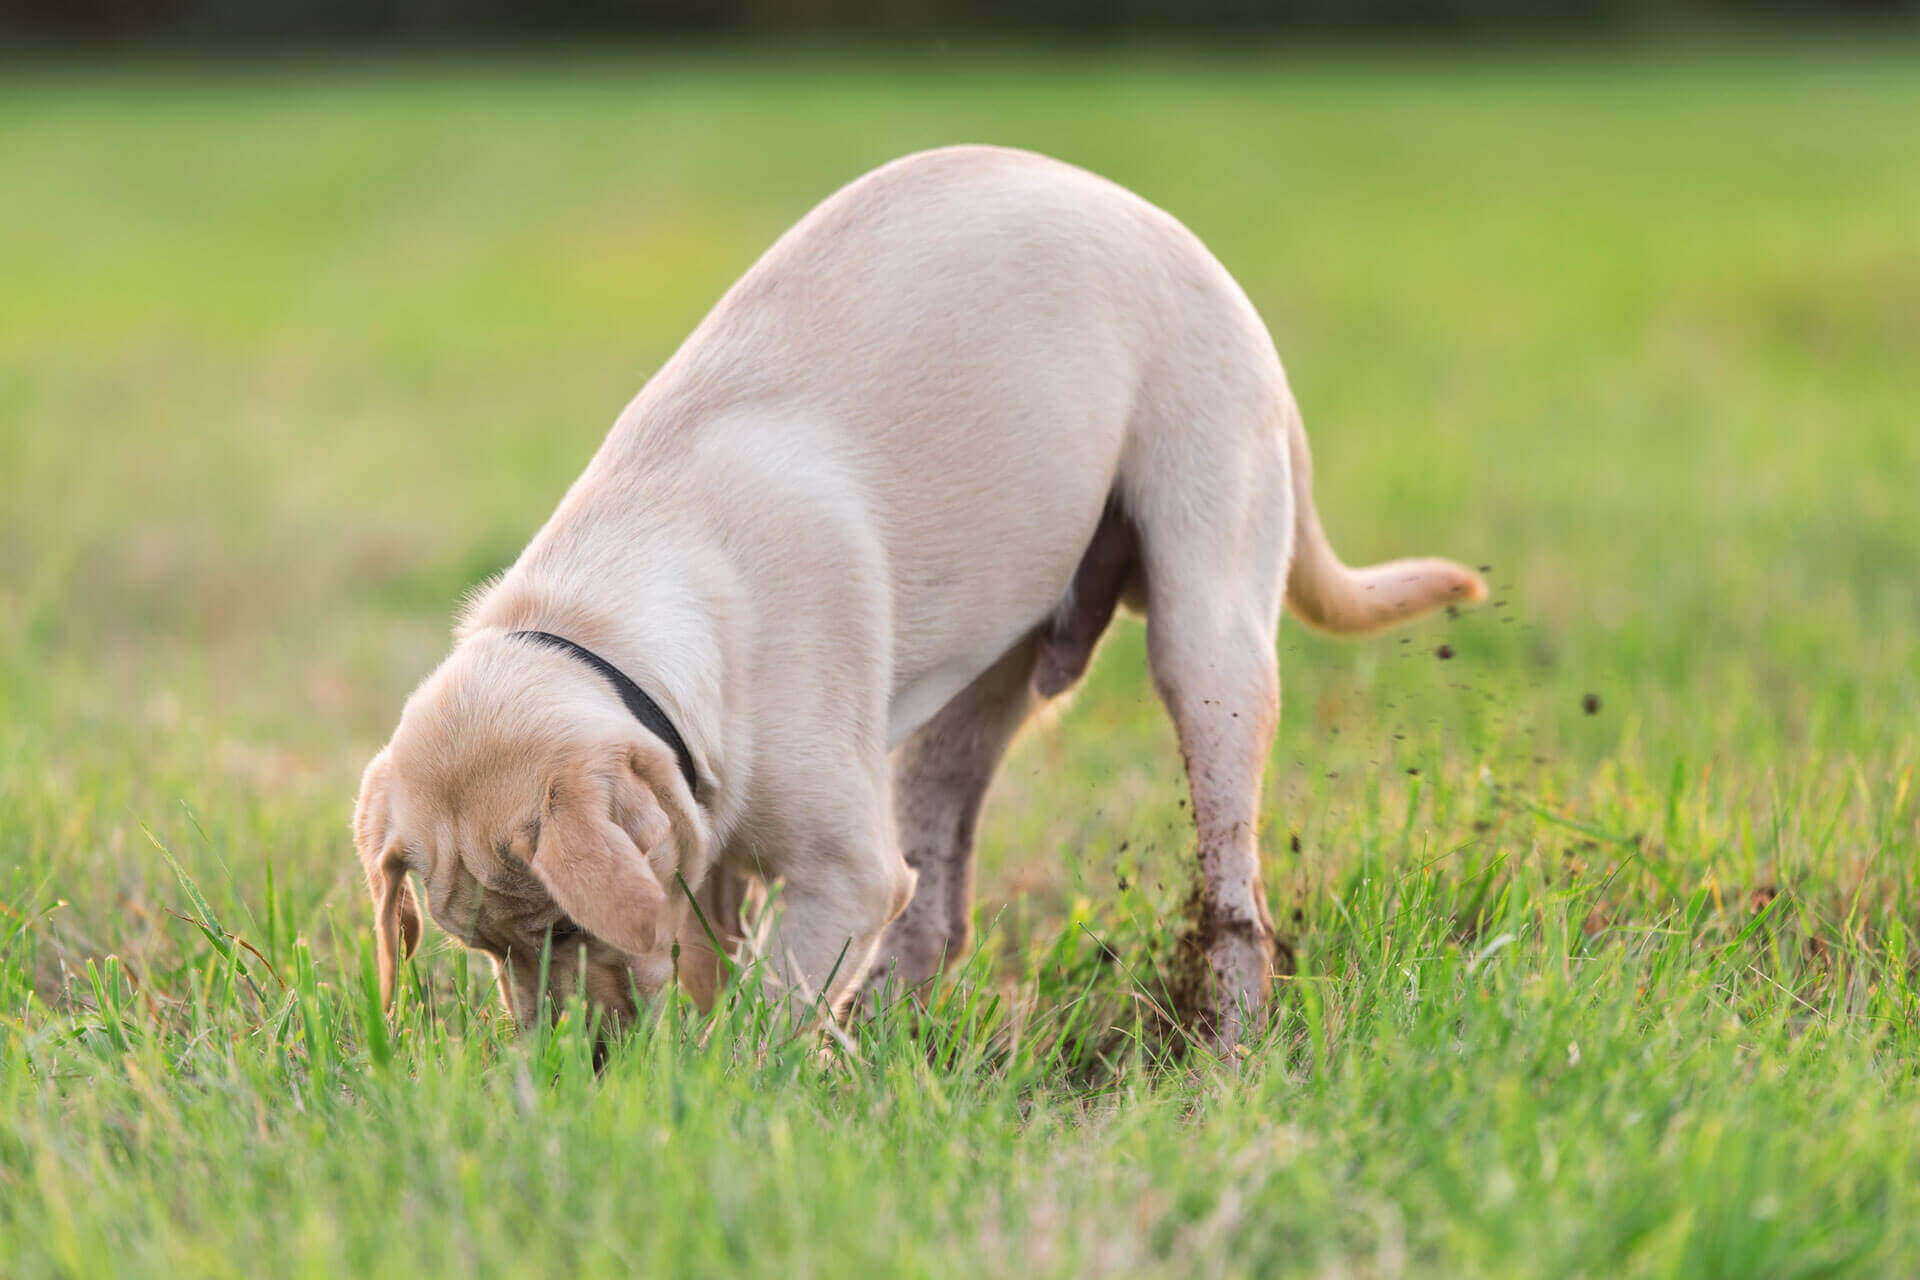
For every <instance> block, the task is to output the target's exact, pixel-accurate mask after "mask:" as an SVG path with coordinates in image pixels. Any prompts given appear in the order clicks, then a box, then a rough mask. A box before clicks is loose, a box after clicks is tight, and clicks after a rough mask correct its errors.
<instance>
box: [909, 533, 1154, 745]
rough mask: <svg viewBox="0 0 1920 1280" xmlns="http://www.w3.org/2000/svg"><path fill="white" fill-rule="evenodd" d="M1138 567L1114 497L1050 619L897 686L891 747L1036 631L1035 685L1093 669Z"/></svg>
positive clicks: (1024, 625) (1062, 684) (1047, 685)
mask: <svg viewBox="0 0 1920 1280" xmlns="http://www.w3.org/2000/svg"><path fill="white" fill-rule="evenodd" d="M1138 569H1139V561H1138V545H1137V543H1136V542H1135V539H1134V532H1133V528H1132V526H1131V525H1130V524H1128V522H1127V520H1126V517H1125V516H1124V515H1123V514H1122V513H1121V510H1120V506H1119V504H1118V502H1116V501H1113V500H1109V501H1108V503H1107V506H1106V510H1105V511H1104V512H1103V513H1102V515H1101V517H1100V523H1099V525H1098V526H1097V527H1096V528H1095V530H1094V534H1093V538H1092V540H1091V541H1090V542H1089V543H1088V544H1087V547H1086V550H1085V551H1084V552H1083V553H1082V554H1081V556H1080V562H1079V566H1078V567H1077V568H1076V569H1075V570H1074V573H1073V577H1072V580H1071V582H1070V583H1069V585H1068V586H1067V589H1066V591H1065V592H1064V593H1063V594H1061V595H1060V596H1059V597H1058V598H1057V599H1056V601H1055V603H1054V606H1053V608H1052V610H1051V612H1050V613H1048V614H1047V615H1046V616H1045V617H1044V618H1043V619H1035V620H1031V621H1026V622H1021V623H1018V624H1012V625H1009V626H1007V627H1003V628H1002V629H1001V631H1000V632H998V633H996V635H995V636H994V638H993V639H991V640H989V641H988V642H986V643H984V644H981V645H980V646H978V647H977V648H975V649H973V650H971V651H969V652H967V653H965V654H964V655H962V656H960V657H958V658H955V659H953V660H951V661H949V662H946V663H944V664H942V665H940V666H938V667H935V668H934V669H932V670H931V671H928V672H926V673H924V674H922V675H921V676H920V677H919V678H918V679H917V680H915V681H914V682H913V683H911V684H909V685H908V686H906V687H905V688H904V689H901V690H900V691H899V692H897V693H896V694H895V696H894V699H893V705H892V708H891V711H890V714H889V717H888V725H887V746H888V748H889V749H891V748H893V747H897V746H899V745H900V744H901V743H902V742H904V741H906V739H907V738H908V737H909V736H911V735H912V734H913V732H914V731H915V730H916V729H918V728H919V727H920V726H921V725H923V724H925V723H926V722H927V721H928V720H930V719H932V718H933V717H934V715H935V714H936V713H938V712H939V710H940V708H941V707H943V706H945V705H946V704H947V702H948V701H949V700H951V699H952V698H953V697H954V696H955V695H956V694H958V693H959V692H960V691H961V690H962V689H964V688H966V687H967V685H968V684H970V683H972V682H973V680H974V679H975V678H976V677H977V676H979V675H980V673H981V672H983V671H985V670H987V668H989V667H991V666H992V665H993V664H994V663H995V662H996V661H998V660H999V658H1000V656H1001V655H1002V654H1004V653H1006V652H1007V650H1009V649H1010V648H1012V647H1013V646H1014V645H1015V644H1018V643H1020V641H1021V640H1022V639H1024V638H1025V637H1027V636H1029V635H1035V634H1036V633H1037V638H1038V641H1039V652H1038V655H1037V665H1036V667H1035V669H1034V674H1033V684H1034V689H1035V691H1036V692H1037V693H1039V694H1040V696H1042V697H1046V698H1050V697H1053V696H1055V695H1057V694H1060V693H1063V692H1065V691H1066V690H1067V689H1068V688H1069V687H1071V686H1072V684H1073V683H1074V682H1075V681H1076V680H1078V679H1079V678H1080V676H1081V675H1082V674H1083V673H1084V672H1085V671H1086V668H1087V663H1088V661H1089V660H1090V659H1091V658H1092V657H1093V650H1094V647H1095V646H1096V645H1098V644H1099V642H1100V637H1101V635H1102V634H1104V633H1105V631H1106V629H1107V624H1108V623H1109V622H1111V621H1112V619H1113V613H1114V610H1115V609H1116V608H1117V607H1118V606H1119V603H1120V598H1121V596H1122V594H1123V593H1124V592H1125V591H1126V590H1127V588H1128V586H1129V584H1130V583H1131V582H1132V581H1133V579H1134V577H1135V575H1136V574H1137V572H1138Z"/></svg>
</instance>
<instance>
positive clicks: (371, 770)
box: [353, 751, 420, 1008]
mask: <svg viewBox="0 0 1920 1280" xmlns="http://www.w3.org/2000/svg"><path fill="white" fill-rule="evenodd" d="M392 771H393V769H392V764H391V763H390V761H389V760H388V758H387V753H386V752H385V751H382V752H381V753H380V754H379V755H377V756H375V757H374V758H373V760H372V762H371V763H369V764H368V765H367V771H366V773H365V774H364V775H363V776H362V777H361V779H360V802H359V803H358V804H356V805H355V806H354V810H353V842H354V845H355V847H357V848H358V849H359V851H360V865H361V866H362V867H363V868H364V869H365V870H366V873H367V891H368V892H369V893H370V894H372V895H373V920H374V952H375V954H376V955H377V956H378V957H379V961H380V1002H381V1004H382V1005H384V1006H385V1007H387V1008H392V1007H393V991H394V983H395V978H396V977H397V975H398V973H399V970H400V961H401V960H402V959H403V958H404V957H406V956H410V955H412V954H413V949H414V948H415V947H417V946H419V945H420V904H419V903H418V902H416V901H415V900H414V897H413V886H412V885H410V884H408V883H407V866H406V862H405V861H404V860H403V859H402V857H401V852H400V848H399V846H398V845H397V844H394V843H393V842H392V841H390V840H389V839H388V835H389V830H388V828H389V825H390V824H389V822H388V820H387V784H388V778H389V776H390V775H391V773H392Z"/></svg>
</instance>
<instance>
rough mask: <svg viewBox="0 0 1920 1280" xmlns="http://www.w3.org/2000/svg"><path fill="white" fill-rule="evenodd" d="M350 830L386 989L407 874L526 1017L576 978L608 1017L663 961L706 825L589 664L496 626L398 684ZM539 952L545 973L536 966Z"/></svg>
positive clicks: (403, 938) (561, 996)
mask: <svg viewBox="0 0 1920 1280" xmlns="http://www.w3.org/2000/svg"><path fill="white" fill-rule="evenodd" d="M353 827H354V840H355V843H356V844H357V845H358V847H359V851H360V860H361V862H362V864H363V865H364V866H365V868H366V873H367V884H368V887H369V889H370V890H371V892H372V894H373V904H374V916H375V927H376V930H377V934H378V937H377V948H378V955H379V964H380V985H381V994H382V998H383V999H385V1000H388V1001H391V999H392V994H393V988H394V981H395V975H396V973H397V970H398V966H399V963H400V959H401V957H402V956H404V955H407V954H411V952H412V950H413V948H414V946H415V945H416V944H417V943H418V941H419V937H420V912H419V907H418V905H417V901H416V898H415V896H414V892H413V886H412V885H411V883H409V880H408V876H409V874H413V875H417V876H418V877H419V879H420V883H421V885H422V886H423V887H424V889H425V891H426V893H425V896H426V906H427V912H428V914H430V915H431V916H432V917H433V919H434V921H435V922H436V923H438V924H439V925H440V926H441V927H442V928H443V929H445V930H446V931H447V932H448V933H450V934H452V935H453V936H454V937H455V938H458V939H459V940H460V941H461V942H463V943H465V944H466V945H468V946H470V947H477V948H479V949H480V950H482V951H484V952H486V953H487V954H488V955H489V956H490V957H492V959H493V961H494V965H495V968H496V970H497V971H498V973H499V978H500V989H501V992H502V993H503V994H504V995H505V997H506V1000H507V1005H508V1008H509V1009H510V1010H511V1011H512V1013H513V1015H514V1018H515V1020H516V1021H517V1022H519V1023H520V1024H521V1025H523V1026H524V1025H526V1024H527V1023H528V1021H529V1020H531V1019H532V1018H534V1017H536V1016H538V1010H539V1008H540V1004H541V997H542V995H543V994H544V995H546V996H547V997H548V999H549V1002H550V1006H551V1007H553V1008H558V1006H559V1005H560V1004H561V1003H562V1002H563V1001H564V1000H565V998H566V997H568V996H570V995H572V994H573V993H574V992H576V991H580V992H583V993H584V994H585V996H586V998H587V999H588V1001H589V1002H590V1003H591V1004H593V1005H594V1006H595V1007H597V1008H598V1009H600V1010H601V1011H602V1013H604V1014H605V1015H606V1016H607V1018H608V1021H609V1022H610V1023H611V1024H614V1025H618V1024H619V1023H621V1022H624V1021H626V1020H628V1019H630V1018H631V1017H632V1016H633V1015H634V1014H635V1012H636V1011H637V1010H636V1004H635V997H636V995H637V996H639V997H648V996H651V995H653V994H654V993H656V992H657V991H658V990H659V989H660V988H661V987H663V986H664V985H665V984H666V983H667V982H668V981H670V980H671V979H672V976H673V972H672V960H671V947H672V943H673V938H674V934H675V932H676V930H677V928H678V927H679V926H680V925H681V924H683V923H684V922H683V921H682V919H681V917H682V916H684V915H685V914H686V912H687V903H686V898H685V895H684V894H683V893H682V892H681V891H680V889H679V886H678V884H677V882H676V873H679V874H680V875H683V876H684V877H685V878H686V879H687V881H688V882H689V883H694V884H697V883H698V882H699V879H700V876H701V873H702V872H703V871H704V862H705V856H706V855H705V850H706V847H707V841H706V838H705V831H704V826H703V824H702V822H701V819H700V816H699V813H698V811H697V810H696V809H695V808H694V805H693V797H692V794H691V792H690V791H689V790H688V789H687V786H686V783H685V780H684V779H683V778H682V777H681V775H680V773H679V770H678V767H677V764H676V761H675V759H674V756H673V754H672V752H671V751H670V750H669V749H668V748H667V747H666V745H665V744H664V743H662V742H660V741H659V739H657V738H655V737H654V736H653V735H652V734H650V733H648V732H647V731H646V730H645V729H643V728H642V727H641V726H640V725H639V724H638V723H637V722H635V721H634V719H633V718H632V717H631V716H630V715H629V714H628V713H627V711H626V709H625V708H624V707H623V706H622V705H621V703H620V701H619V699H618V698H617V697H616V696H615V694H614V693H613V691H612V689H611V688H610V687H609V686H608V685H607V684H606V682H605V681H604V680H603V679H602V678H601V677H600V676H599V675H598V674H596V673H595V672H593V671H591V670H589V669H588V668H586V667H585V666H583V665H582V664H580V663H579V662H577V661H576V660H574V659H572V658H570V657H568V656H567V655H565V654H562V653H557V652H555V651H553V650H552V649H550V648H547V647H545V646H542V645H535V644H528V643H526V642H524V641H521V640H515V639H513V638H511V637H508V636H506V635H504V634H501V633H497V632H494V633H483V634H480V635H476V636H474V637H471V638H469V639H468V640H466V641H465V642H463V643H462V644H461V646H460V648H458V649H456V650H455V651H454V653H453V655H452V656H451V657H449V658H448V659H447V661H446V662H445V663H443V664H442V665H441V667H440V669H439V670H438V671H436V672H434V674H433V675H432V676H430V677H428V679H427V680H426V681H425V682H424V683H423V684H422V685H421V686H420V688H419V689H417V690H416V691H415V692H414V694H413V696H412V697H411V698H409V699H408V700H407V705H406V709H405V711H404V712H403V713H402V715H401V719H400V727H399V728H398V729H397V730H396V731H395V732H394V735H393V739H392V741H390V742H389V743H388V744H387V745H386V747H385V748H384V749H382V750H381V752H380V753H379V754H378V755H376V756H375V757H374V758H373V762H372V763H371V764H369V765H368V766H367V771H366V776H365V778H364V779H363V780H362V782H361V786H360V801H359V805H358V807H357V809H356V811H355V813H354V823H353ZM543 958H544V961H545V965H546V971H547V985H546V989H545V991H544V992H543V991H542V989H541V986H540V974H541V968H542V962H543Z"/></svg>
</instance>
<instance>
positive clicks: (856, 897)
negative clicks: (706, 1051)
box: [760, 759, 916, 1019]
mask: <svg viewBox="0 0 1920 1280" xmlns="http://www.w3.org/2000/svg"><path fill="white" fill-rule="evenodd" d="M876 773H877V774H878V776H877V778H875V779H873V780H872V783H871V803H870V804H868V805H866V806H863V807H864V808H867V809H868V810H870V812H869V813H868V814H867V815H866V816H865V817H864V818H862V819H859V820H856V821H852V822H837V823H832V824H830V825H831V829H829V830H821V831H817V832H814V833H812V834H801V833H796V835H797V839H796V840H795V842H794V843H793V844H791V845H789V847H788V856H787V857H786V858H785V859H783V861H784V862H785V864H786V865H785V866H784V867H783V869H782V874H781V877H780V880H781V883H780V888H779V890H778V892H777V894H776V896H775V899H774V902H773V904H772V915H771V923H770V926H769V928H768V930H767V935H766V941H765V945H764V947H763V949H762V952H761V956H760V963H761V965H762V969H763V973H764V975H765V978H766V981H767V982H768V985H769V988H770V990H771V991H773V992H774V993H776V994H777V995H778V996H779V997H780V999H781V1000H783V1001H784V1002H785V1003H786V1005H787V1007H788V1009H789V1011H790V1012H791V1013H792V1014H793V1015H794V1016H795V1017H796V1018H800V1019H804V1018H807V1017H811V1016H813V1015H816V1014H818V1013H820V1012H822V1011H826V1012H829V1013H831V1014H832V1015H833V1016H836V1017H837V1016H838V1015H839V1014H840V1013H841V1011H842V1010H844V1009H845V1007H846V1004H847V1001H848V999H849V998H850V997H851V995H852V993H853V992H854V991H856V990H858V989H859V985H860V983H861V981H862V980H863V979H864V978H865V977H866V975H867V971H868V969H869V968H870V967H871V965H872V964H873V958H874V952H875V950H876V949H877V946H878V944H879V941H880V935H881V933H882V932H883V931H885V929H886V927H887V925H888V924H889V923H890V922H891V921H892V920H893V919H894V917H895V916H898V915H899V914H900V913H901V911H903V910H904V909H905V908H906V905H907V903H908V902H909V901H911V900H912V898H913V887H914V882H915V879H916V877H915V874H914V871H913V869H912V868H911V867H909V866H908V865H907V862H906V859H905V858H903V857H901V855H900V847H899V844H898V840H897V837H896V835H895V832H894V823H893V813H892V807H891V805H890V804H889V802H888V787H887V776H886V774H885V772H884V759H883V761H882V766H881V768H879V769H876Z"/></svg>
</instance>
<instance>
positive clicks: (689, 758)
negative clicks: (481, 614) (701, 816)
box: [509, 631, 700, 796]
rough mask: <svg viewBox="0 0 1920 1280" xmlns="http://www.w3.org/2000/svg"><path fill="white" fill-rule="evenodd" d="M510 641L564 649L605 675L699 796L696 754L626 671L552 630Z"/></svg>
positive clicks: (514, 635)
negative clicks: (670, 754)
mask: <svg viewBox="0 0 1920 1280" xmlns="http://www.w3.org/2000/svg"><path fill="white" fill-rule="evenodd" d="M509 638H510V639H519V640H534V641H537V642H539V643H540V644H544V645H547V646H549V647H551V648H554V649H564V650H566V651H567V652H568V653H570V654H572V655H573V656H574V657H576V658H578V659H580V661H582V662H584V663H586V664H587V665H588V666H590V667H592V668H593V669H594V670H595V671H598V672H599V673H600V674H601V675H603V676H605V677H606V678H607V681H608V682H609V683H610V684H612V685H613V687H614V690H615V692H617V693H618V694H619V695H620V701H622V702H624V703H626V704H627V710H629V711H631V712H633V718H634V719H635V720H638V721H639V722H640V723H641V724H643V725H645V726H646V727H647V728H649V729H651V730H653V732H654V733H655V734H657V735H658V736H659V738H660V740H661V741H662V742H665V743H666V744H667V745H668V746H670V747H672V748H673V754H674V756H675V757H676V758H677V759H678V760H679V761H680V772H681V774H682V775H683V776H684V777H685V778H686V780H687V790H689V791H691V792H693V793H694V794H695V795H696V796H697V795H699V794H700V778H699V775H698V774H696V773H695V772H694V771H693V752H691V751H689V750H687V744H686V741H685V740H684V739H683V738H681V736H680V731H679V730H678V729H676V728H674V727H673V721H671V720H669V719H667V713H666V712H664V711H662V710H661V709H660V704H659V703H657V702H655V701H654V700H653V699H652V698H649V697H648V696H647V692H646V690H644V689H642V688H641V687H640V686H639V685H637V684H635V683H634V682H633V681H631V680H629V679H627V676H626V673H625V672H623V671H621V670H620V668H618V667H616V666H614V665H613V664H612V663H611V662H608V661H607V660H606V659H605V658H603V657H601V656H600V655H599V654H597V653H595V652H594V651H593V650H591V649H589V648H586V647H585V646H583V645H577V644H575V643H574V642H573V641H571V640H569V639H567V638H566V637H565V636H557V635H555V634H553V632H551V631H514V632H511V633H509Z"/></svg>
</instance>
